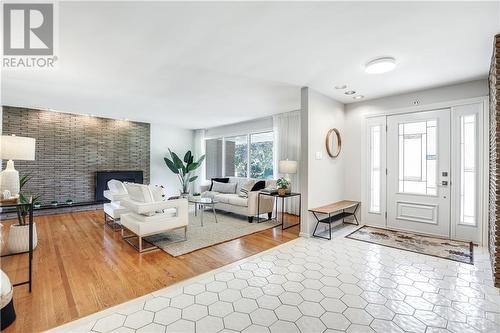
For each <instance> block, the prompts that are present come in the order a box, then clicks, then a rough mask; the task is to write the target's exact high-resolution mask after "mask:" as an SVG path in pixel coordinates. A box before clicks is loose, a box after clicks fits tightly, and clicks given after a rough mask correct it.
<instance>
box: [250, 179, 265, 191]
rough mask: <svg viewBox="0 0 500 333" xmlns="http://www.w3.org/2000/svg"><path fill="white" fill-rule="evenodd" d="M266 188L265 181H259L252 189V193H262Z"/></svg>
mask: <svg viewBox="0 0 500 333" xmlns="http://www.w3.org/2000/svg"><path fill="white" fill-rule="evenodd" d="M265 188H266V181H265V180H259V181H257V182H256V183H255V184H254V185H253V187H252V189H251V190H250V191H260V190H263V189H265Z"/></svg>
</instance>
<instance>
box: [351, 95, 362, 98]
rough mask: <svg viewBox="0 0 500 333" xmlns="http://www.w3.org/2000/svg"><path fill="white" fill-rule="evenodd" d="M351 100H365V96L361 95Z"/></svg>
mask: <svg viewBox="0 0 500 333" xmlns="http://www.w3.org/2000/svg"><path fill="white" fill-rule="evenodd" d="M353 98H354V99H363V98H365V96H363V95H358V96H354V97H353Z"/></svg>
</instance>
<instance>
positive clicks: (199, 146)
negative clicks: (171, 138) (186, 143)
mask: <svg viewBox="0 0 500 333" xmlns="http://www.w3.org/2000/svg"><path fill="white" fill-rule="evenodd" d="M205 133H206V131H205V130H204V129H199V130H195V131H194V144H193V154H194V157H195V158H196V159H198V158H200V156H201V155H203V154H205ZM196 171H197V173H196V174H197V175H198V178H197V179H196V180H195V181H194V183H193V190H194V192H200V186H201V185H203V183H205V182H206V181H205V178H206V174H205V162H203V164H202V165H201V166H200V167H199V168H198V169H197V170H196Z"/></svg>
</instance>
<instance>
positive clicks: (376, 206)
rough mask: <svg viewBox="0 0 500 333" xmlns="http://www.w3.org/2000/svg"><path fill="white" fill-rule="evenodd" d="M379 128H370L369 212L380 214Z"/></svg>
mask: <svg viewBox="0 0 500 333" xmlns="http://www.w3.org/2000/svg"><path fill="white" fill-rule="evenodd" d="M381 131H382V129H381V126H380V125H376V126H372V127H370V212H373V213H380V190H381V188H380V178H381V173H380V148H381V147H380V145H381V140H380V139H381Z"/></svg>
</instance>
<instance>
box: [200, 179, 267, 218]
mask: <svg viewBox="0 0 500 333" xmlns="http://www.w3.org/2000/svg"><path fill="white" fill-rule="evenodd" d="M227 178H229V183H236V184H237V185H236V189H235V193H219V192H214V191H209V188H210V185H204V186H202V187H201V192H202V196H203V197H208V198H213V199H214V200H216V201H217V202H218V203H217V204H215V208H216V209H219V210H223V211H227V212H231V213H235V214H239V215H244V216H247V218H248V222H250V223H251V222H253V218H254V216H257V208H259V213H260V214H267V215H268V218H271V216H272V212H273V208H274V198H273V197H269V196H263V195H261V196H260V205H258V202H257V200H258V197H259V196H258V192H259V191H251V192H248V198H244V197H241V196H239V195H238V193H239V192H240V188H241V186H244V185H245V184H246V183H247V182H248V181H249V180H250V179H249V178H243V177H227ZM253 180H257V179H253ZM264 181H265V182H266V187H268V186H276V181H275V180H264Z"/></svg>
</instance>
